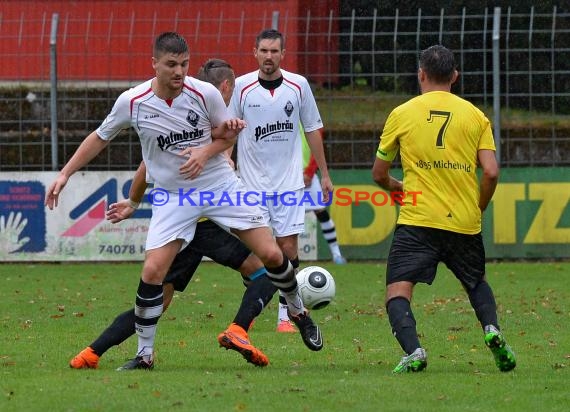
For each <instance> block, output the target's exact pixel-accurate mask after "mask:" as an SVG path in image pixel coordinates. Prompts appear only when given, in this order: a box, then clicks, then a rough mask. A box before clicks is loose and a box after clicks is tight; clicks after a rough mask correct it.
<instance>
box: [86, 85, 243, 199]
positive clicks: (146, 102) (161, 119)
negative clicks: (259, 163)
mask: <svg viewBox="0 0 570 412" xmlns="http://www.w3.org/2000/svg"><path fill="white" fill-rule="evenodd" d="M151 82H152V80H148V81H146V82H144V83H142V84H140V85H138V86H135V87H133V88H132V89H129V90H127V91H125V92H123V93H122V94H121V95H120V96H119V98H118V99H117V101H116V102H115V105H114V106H113V109H112V110H111V112H110V113H109V115H108V116H107V117H106V118H105V120H104V121H103V123H102V124H101V126H99V128H98V129H97V130H96V132H97V134H98V135H99V137H101V139H104V140H111V139H113V138H115V137H116V136H117V135H118V134H119V132H120V131H121V130H124V129H128V128H129V127H133V128H134V129H135V131H136V132H137V134H138V136H139V139H140V141H141V146H142V156H143V160H144V162H145V164H146V168H147V181H148V182H152V183H154V185H155V187H159V188H162V189H166V190H170V191H178V189H180V188H183V189H184V188H185V189H187V188H196V189H201V190H204V189H211V188H214V187H215V186H217V185H219V183H220V181H224V180H226V179H235V173H234V171H233V170H232V168H231V167H230V166H229V164H228V161H227V160H226V158H225V157H224V155H223V154H218V155H216V156H213V157H212V158H210V159H209V160H208V161H207V162H206V165H205V166H204V170H202V173H201V174H200V175H199V176H198V177H197V178H195V179H193V180H186V179H184V177H183V176H182V175H181V174H180V171H179V168H180V166H182V165H183V164H184V162H185V161H186V160H187V158H186V157H183V156H180V155H179V154H178V153H179V152H180V151H181V150H182V149H185V148H187V147H200V146H204V145H207V144H209V143H211V142H212V133H211V131H212V129H213V128H215V127H217V126H219V125H220V124H221V123H223V122H224V121H226V120H227V119H229V112H228V110H227V108H226V105H225V103H224V100H223V98H222V95H221V94H220V92H219V91H218V89H216V88H215V87H214V86H213V85H211V84H210V83H207V82H203V81H200V80H198V79H195V78H193V77H186V79H185V80H184V88H183V92H182V93H181V94H180V95H179V96H177V97H176V98H175V99H173V100H172V101H168V102H167V101H165V100H163V99H161V98H159V97H158V96H156V95H155V94H154V92H153V91H152V88H151Z"/></svg>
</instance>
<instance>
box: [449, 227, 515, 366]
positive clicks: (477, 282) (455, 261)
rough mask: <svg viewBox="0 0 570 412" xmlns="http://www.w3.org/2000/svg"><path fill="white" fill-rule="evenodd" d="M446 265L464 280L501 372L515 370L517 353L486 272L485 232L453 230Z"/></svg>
mask: <svg viewBox="0 0 570 412" xmlns="http://www.w3.org/2000/svg"><path fill="white" fill-rule="evenodd" d="M452 236H453V237H454V238H453V239H452V242H451V243H452V244H453V247H452V248H451V247H450V249H449V251H448V253H447V257H446V261H445V263H446V265H447V266H448V267H449V269H450V270H451V271H452V272H453V273H454V275H455V277H457V279H458V280H459V281H460V282H461V284H462V285H463V288H464V289H465V291H466V292H467V295H468V296H469V302H470V303H471V307H472V308H473V310H474V311H475V315H476V316H477V319H478V320H479V323H480V324H481V328H482V329H483V334H484V342H485V345H486V346H487V347H488V348H489V349H490V350H491V353H492V354H493V357H494V359H495V364H496V366H497V368H499V370H500V371H501V372H508V371H511V370H513V369H514V368H515V367H516V365H517V362H516V357H515V353H514V352H513V350H512V348H511V347H510V346H509V345H508V344H507V342H506V340H505V337H504V335H503V333H502V332H501V329H500V327H499V322H498V320H497V304H496V302H495V296H494V294H493V290H492V289H491V286H490V285H489V283H487V280H486V276H485V249H484V245H483V238H482V236H481V234H480V233H479V234H476V235H463V234H453V235H452Z"/></svg>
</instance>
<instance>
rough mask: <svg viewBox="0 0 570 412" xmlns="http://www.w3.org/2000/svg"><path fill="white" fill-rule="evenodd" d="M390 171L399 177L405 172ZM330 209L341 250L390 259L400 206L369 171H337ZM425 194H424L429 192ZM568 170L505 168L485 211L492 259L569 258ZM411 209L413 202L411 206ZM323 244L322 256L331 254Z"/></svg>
mask: <svg viewBox="0 0 570 412" xmlns="http://www.w3.org/2000/svg"><path fill="white" fill-rule="evenodd" d="M392 174H393V175H394V176H395V177H397V178H401V170H399V169H395V170H393V172H392ZM331 175H332V178H333V182H334V184H335V199H334V200H333V203H332V205H331V207H330V209H331V215H332V217H333V219H334V221H335V223H336V229H337V235H338V239H339V243H340V244H341V247H342V251H343V254H344V255H345V256H346V257H347V258H349V260H350V259H372V260H373V259H386V258H387V256H388V251H389V248H390V242H391V239H392V232H393V230H394V227H395V225H396V219H397V216H398V205H397V202H396V204H395V205H394V204H392V203H393V202H391V199H390V197H389V196H386V193H385V192H383V191H382V190H381V189H380V188H379V187H378V186H377V185H376V184H375V183H374V182H373V181H372V177H371V172H370V170H347V171H333V172H332V173H331ZM428 195H429V194H428V193H423V194H422V196H428ZM569 201H570V168H508V169H507V168H506V169H502V170H501V175H500V178H499V184H498V186H497V189H496V191H495V195H494V197H493V200H492V202H491V204H490V205H489V207H488V209H487V210H486V211H485V213H484V215H483V230H482V233H483V238H484V242H485V248H486V256H487V258H490V259H504V258H506V259H514V258H525V259H526V258H533V259H534V258H539V259H544V258H568V257H570V203H569ZM412 207H413V206H412ZM327 252H328V251H327V250H326V245H325V244H323V242H319V253H320V254H319V257H323V256H327Z"/></svg>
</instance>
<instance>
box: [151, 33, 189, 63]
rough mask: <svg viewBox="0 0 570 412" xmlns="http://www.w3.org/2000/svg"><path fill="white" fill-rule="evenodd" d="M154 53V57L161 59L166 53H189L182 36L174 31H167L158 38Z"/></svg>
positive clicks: (155, 41)
mask: <svg viewBox="0 0 570 412" xmlns="http://www.w3.org/2000/svg"><path fill="white" fill-rule="evenodd" d="M152 52H153V56H154V57H160V56H161V55H162V54H165V53H172V54H183V53H188V44H187V43H186V40H185V39H184V37H182V36H181V35H180V34H178V33H175V32H173V31H167V32H164V33H161V34H159V35H158V36H157V37H156V39H155V40H154V47H153V50H152Z"/></svg>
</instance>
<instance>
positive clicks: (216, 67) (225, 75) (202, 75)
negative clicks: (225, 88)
mask: <svg viewBox="0 0 570 412" xmlns="http://www.w3.org/2000/svg"><path fill="white" fill-rule="evenodd" d="M196 78H197V79H199V80H203V81H205V82H208V83H212V84H213V85H214V86H216V87H219V86H220V84H221V83H222V82H223V81H224V80H231V81H232V82H233V81H234V80H235V74H234V70H233V68H232V66H231V65H230V64H229V63H228V62H227V61H225V60H222V59H208V60H206V62H205V63H204V64H203V65H202V66H201V67H200V69H199V70H198V74H197V75H196Z"/></svg>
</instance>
